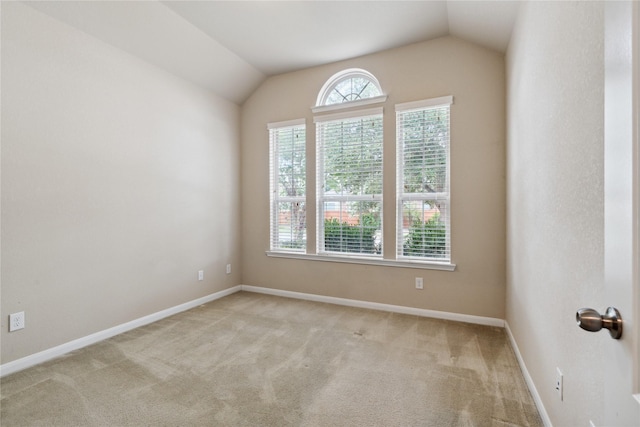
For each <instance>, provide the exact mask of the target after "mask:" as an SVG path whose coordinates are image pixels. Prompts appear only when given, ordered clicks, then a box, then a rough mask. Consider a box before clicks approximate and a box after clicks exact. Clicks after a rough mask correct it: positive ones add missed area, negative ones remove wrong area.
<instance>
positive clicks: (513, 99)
mask: <svg viewBox="0 0 640 427" xmlns="http://www.w3.org/2000/svg"><path fill="white" fill-rule="evenodd" d="M540 29H544V31H540ZM507 82H508V86H507V87H508V89H507V92H508V95H507V96H508V101H507V105H508V114H507V115H508V131H507V141H508V142H507V165H508V168H507V170H508V173H507V183H508V185H507V223H508V226H507V242H508V243H507V265H508V268H507V321H508V322H509V325H510V327H511V330H512V332H513V335H514V336H515V339H516V341H517V343H518V346H519V348H520V351H521V352H522V355H523V358H524V360H525V363H526V365H527V367H528V370H529V372H530V374H531V376H532V378H533V380H534V382H535V384H536V388H537V390H538V392H539V394H540V396H541V398H542V400H543V402H544V405H545V408H546V410H547V412H548V413H549V416H550V418H551V420H552V422H553V423H554V425H559V426H569V425H571V426H586V425H588V424H589V420H590V419H591V420H593V421H594V422H595V423H596V425H601V424H600V421H601V420H599V419H598V417H599V414H601V413H602V404H601V389H602V384H603V383H602V376H601V373H600V372H598V370H596V369H592V368H593V367H594V366H600V360H599V357H600V356H599V355H598V354H597V352H593V351H592V350H593V349H594V346H598V345H599V344H598V343H599V342H600V341H601V340H609V337H608V334H604V333H603V334H602V335H601V336H593V335H590V334H587V333H585V332H583V331H581V330H580V329H579V328H577V327H576V323H575V312H576V309H578V308H580V307H585V306H586V307H591V306H595V307H597V308H600V305H601V304H602V301H603V299H601V298H600V297H601V293H602V286H603V279H604V270H603V269H604V265H603V262H604V261H603V256H604V254H603V245H604V231H603V230H604V228H603V227H604V222H603V221H604V218H603V212H604V202H603V200H604V199H603V167H604V166H603V126H604V121H603V114H604V110H603V100H604V66H603V5H602V3H601V2H530V3H527V4H525V5H523V8H522V10H521V12H520V16H519V20H518V22H517V25H516V29H515V31H514V34H513V37H512V40H511V44H510V47H509V51H508V54H507ZM595 348H598V347H595ZM556 367H560V369H561V370H562V371H563V373H564V401H563V402H561V401H560V400H559V399H558V397H557V395H556V392H555V390H554V382H555V373H556Z"/></svg>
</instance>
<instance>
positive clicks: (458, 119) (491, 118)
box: [242, 37, 505, 318]
mask: <svg viewBox="0 0 640 427" xmlns="http://www.w3.org/2000/svg"><path fill="white" fill-rule="evenodd" d="M346 68H364V69H366V70H367V71H369V72H371V73H373V74H374V75H375V76H376V77H377V78H378V80H379V82H380V84H381V86H382V89H383V91H384V92H385V93H386V94H388V95H389V98H388V100H387V102H386V103H385V104H384V111H385V118H384V127H385V130H384V137H385V142H384V147H385V156H384V162H385V166H384V167H385V174H386V175H385V176H386V177H385V181H384V192H385V193H384V198H385V202H384V218H385V221H390V222H391V224H393V220H394V218H395V200H394V198H395V157H394V150H395V111H394V105H395V104H397V103H402V102H408V101H415V100H420V99H426V98H433V97H438V96H444V95H453V97H454V105H453V106H452V109H451V114H452V118H451V123H452V124H451V188H452V207H451V221H452V260H453V262H454V263H456V264H457V266H458V268H457V270H456V271H454V272H443V271H435V270H415V269H406V268H397V267H386V266H385V267H381V266H369V265H353V264H338V263H327V262H317V261H306V260H305V261H301V260H291V259H274V258H269V257H267V256H266V255H265V251H267V250H268V249H269V179H268V177H269V157H268V153H269V151H268V149H269V140H268V134H267V123H269V122H277V121H283V120H291V119H298V118H305V119H306V123H307V153H308V157H309V158H311V159H313V156H314V153H315V127H314V125H313V115H312V112H311V110H310V107H312V106H313V105H314V104H315V101H316V97H317V96H318V92H319V91H320V89H321V87H322V85H323V84H324V83H325V82H326V81H327V79H329V78H330V77H331V76H332V75H333V74H335V73H336V72H338V71H341V70H343V69H346ZM504 114H505V74H504V57H503V56H502V55H500V54H498V53H496V52H493V51H490V50H487V49H483V48H480V47H477V46H475V45H473V44H470V43H467V42H464V41H461V40H459V39H455V38H451V37H445V38H441V39H437V40H433V41H429V42H424V43H418V44H414V45H410V46H406V47H402V48H398V49H392V50H389V51H385V52H382V53H378V54H373V55H368V56H365V57H361V58H356V59H353V60H349V61H343V62H339V63H334V64H329V65H325V66H320V67H314V68H310V69H306V70H302V71H298V72H293V73H288V74H283V75H278V76H275V77H271V78H269V79H267V80H266V81H265V82H264V83H263V84H262V85H261V86H260V87H259V88H258V90H257V91H256V92H255V93H254V94H253V95H252V96H251V97H250V98H249V99H248V100H247V101H246V102H245V104H244V105H243V107H242V204H243V217H242V224H243V239H242V243H243V283H244V284H247V285H256V286H265V287H270V288H277V289H284V290H290V291H298V292H307V293H312V294H319V295H329V296H334V297H342V298H352V299H358V300H364V301H373V302H380V303H387V304H395V305H402V306H410V307H418V308H425V309H432V310H442V311H448V312H454V313H463V314H471V315H478V316H488V317H496V318H504V314H505V310H504V304H505V182H504V174H505V163H504V162H505V154H504V149H505V118H504ZM308 165H309V167H310V172H308V175H307V178H308V180H307V185H308V194H311V195H313V193H314V191H315V190H314V189H315V175H314V168H315V164H314V162H313V161H311V162H309V163H308ZM311 200H312V199H311ZM310 210H311V211H313V209H310ZM314 217H315V214H313V213H309V214H308V218H309V219H310V220H313V219H314ZM385 230H386V232H385V235H384V238H385V241H386V242H391V241H392V240H393V239H394V238H395V227H393V226H391V227H387V228H385ZM386 252H387V253H388V251H386ZM416 276H422V277H424V281H425V289H424V290H422V291H417V290H416V289H415V288H414V277H416Z"/></svg>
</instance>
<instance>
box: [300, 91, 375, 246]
mask: <svg viewBox="0 0 640 427" xmlns="http://www.w3.org/2000/svg"><path fill="white" fill-rule="evenodd" d="M344 104H346V103H343V104H342V105H344ZM370 117H379V118H380V125H381V126H383V119H384V110H383V108H382V107H377V108H370V109H366V110H351V111H344V112H340V113H334V114H325V115H322V116H316V117H314V120H313V121H314V123H315V124H316V212H317V213H316V252H317V253H318V254H320V255H325V256H331V257H339V258H349V257H356V258H365V259H366V258H382V256H383V254H382V252H380V253H379V254H366V253H354V252H333V251H331V252H329V251H326V250H325V246H324V216H325V212H324V203H325V202H358V201H373V202H378V203H380V222H381V236H380V245H381V247H384V238H383V235H384V217H383V210H384V209H383V206H384V205H383V203H384V202H383V193H382V192H381V193H380V194H372V195H340V194H337V195H326V194H324V189H323V186H324V178H323V177H324V156H323V148H324V146H323V140H322V135H321V132H322V130H321V126H322V123H329V122H336V121H342V120H350V119H366V118H370ZM383 143H384V137H383V141H381V144H382V148H384V147H383V146H384V144H383ZM380 167H381V170H382V171H383V170H384V162H382V163H381V165H380ZM383 186H384V178H383V180H382V182H381V191H382V187H383Z"/></svg>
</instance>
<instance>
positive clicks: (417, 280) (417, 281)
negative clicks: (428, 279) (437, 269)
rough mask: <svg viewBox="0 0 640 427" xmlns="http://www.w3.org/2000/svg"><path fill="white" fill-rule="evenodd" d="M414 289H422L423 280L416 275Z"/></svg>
mask: <svg viewBox="0 0 640 427" xmlns="http://www.w3.org/2000/svg"><path fill="white" fill-rule="evenodd" d="M416 289H424V282H423V281H422V277H416Z"/></svg>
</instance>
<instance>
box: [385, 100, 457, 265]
mask: <svg viewBox="0 0 640 427" xmlns="http://www.w3.org/2000/svg"><path fill="white" fill-rule="evenodd" d="M452 102H453V97H443V98H437V99H431V100H425V101H418V102H411V103H406V104H399V105H396V132H397V139H396V144H397V147H396V148H397V169H396V170H397V174H398V176H397V184H398V188H397V193H396V194H397V199H398V200H397V202H398V215H397V239H398V240H397V257H398V258H418V259H424V260H427V259H429V260H434V261H442V262H449V261H450V260H451V224H450V212H449V206H450V191H449V111H450V105H451V104H452Z"/></svg>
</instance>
